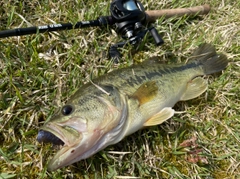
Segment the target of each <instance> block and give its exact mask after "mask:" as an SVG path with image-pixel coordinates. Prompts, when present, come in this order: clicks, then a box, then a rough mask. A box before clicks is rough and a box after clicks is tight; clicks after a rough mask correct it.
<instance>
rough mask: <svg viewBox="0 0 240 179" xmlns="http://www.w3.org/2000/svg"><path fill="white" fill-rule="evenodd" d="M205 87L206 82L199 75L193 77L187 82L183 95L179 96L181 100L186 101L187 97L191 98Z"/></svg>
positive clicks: (204, 89) (196, 95)
mask: <svg viewBox="0 0 240 179" xmlns="http://www.w3.org/2000/svg"><path fill="white" fill-rule="evenodd" d="M206 89H207V82H206V80H204V79H203V78H201V77H197V78H194V79H193V80H191V81H190V82H188V84H187V89H186V91H185V93H184V94H183V96H182V97H181V99H180V100H181V101H186V100H189V99H193V98H196V97H198V96H199V95H201V94H202V93H203V92H204V91H206Z"/></svg>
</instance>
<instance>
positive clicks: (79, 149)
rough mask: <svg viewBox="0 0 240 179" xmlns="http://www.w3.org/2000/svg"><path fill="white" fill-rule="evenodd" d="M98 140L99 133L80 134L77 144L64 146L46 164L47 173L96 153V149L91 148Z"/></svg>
mask: <svg viewBox="0 0 240 179" xmlns="http://www.w3.org/2000/svg"><path fill="white" fill-rule="evenodd" d="M99 138H101V135H100V131H95V132H94V133H92V135H87V134H82V138H81V141H80V142H79V143H78V144H77V143H76V144H75V145H64V146H63V147H62V148H61V149H60V150H59V151H58V152H57V153H56V154H55V156H54V157H53V158H52V159H51V160H50V162H49V163H48V171H54V170H57V169H59V168H62V167H65V166H68V165H70V164H72V163H75V162H77V161H79V160H82V159H85V158H87V157H89V156H91V155H92V154H94V153H96V152H97V151H96V147H95V148H94V147H93V146H94V144H95V143H96V141H98V140H99ZM82 144H84V145H82Z"/></svg>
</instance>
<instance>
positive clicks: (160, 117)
mask: <svg viewBox="0 0 240 179" xmlns="http://www.w3.org/2000/svg"><path fill="white" fill-rule="evenodd" d="M173 115H174V110H173V109H172V108H171V107H165V108H163V109H162V110H161V111H160V112H159V113H157V114H155V115H154V116H152V117H151V118H149V119H148V120H147V121H146V122H145V123H144V124H143V126H155V125H159V124H161V123H163V122H164V121H166V120H168V119H169V118H171V117H172V116H173Z"/></svg>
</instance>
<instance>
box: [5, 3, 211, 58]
mask: <svg viewBox="0 0 240 179" xmlns="http://www.w3.org/2000/svg"><path fill="white" fill-rule="evenodd" d="M209 11H210V6H209V5H206V4H205V5H203V6H195V7H189V8H179V9H163V10H153V11H145V9H144V7H143V5H142V4H141V3H140V2H139V1H137V0H112V2H111V4H110V13H111V15H110V16H100V17H99V18H98V19H96V20H89V21H81V22H77V23H76V24H72V23H60V24H51V25H43V26H34V27H27V28H16V29H10V30H4V31H0V38H4V37H11V36H23V35H29V34H37V33H45V32H53V31H60V30H70V29H78V28H86V27H98V26H100V27H107V26H110V27H112V28H113V29H114V30H115V31H116V32H117V34H118V35H121V36H122V38H123V39H125V41H123V42H119V43H116V44H114V45H112V46H111V47H110V49H109V55H110V57H111V58H116V59H119V58H120V57H121V54H120V52H119V51H118V48H122V47H123V46H124V45H126V44H131V45H136V44H138V43H139V42H140V41H141V40H142V39H143V38H144V36H145V35H146V33H147V32H150V35H151V36H152V37H153V39H154V41H155V43H156V45H157V46H159V45H162V44H163V43H164V41H163V40H162V38H161V36H160V35H159V33H158V32H157V30H156V29H155V27H153V26H150V25H149V24H151V23H153V22H155V21H156V20H157V19H158V18H160V17H165V18H169V17H172V16H183V15H203V14H207V13H208V12H209Z"/></svg>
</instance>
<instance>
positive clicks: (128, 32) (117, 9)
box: [109, 0, 163, 60]
mask: <svg viewBox="0 0 240 179" xmlns="http://www.w3.org/2000/svg"><path fill="white" fill-rule="evenodd" d="M110 13H111V17H112V20H113V22H114V24H113V29H114V30H115V31H116V32H117V34H119V35H121V36H122V38H123V39H125V40H126V41H124V42H119V43H116V44H114V45H112V46H111V47H110V49H109V55H110V57H111V58H114V59H116V60H119V59H120V57H121V54H120V53H119V51H118V48H121V47H123V46H124V45H125V44H127V43H128V44H131V45H137V44H138V43H139V42H140V41H141V40H142V39H143V38H144V36H145V35H146V33H147V32H150V34H151V35H152V37H153V38H154V40H155V42H156V45H161V44H163V40H162V38H161V37H160V35H159V34H158V32H157V30H156V29H155V28H154V27H150V28H146V27H145V26H144V25H147V22H146V13H145V10H144V7H143V5H142V4H141V3H140V2H139V1H136V0H113V1H112V3H111V5H110Z"/></svg>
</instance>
